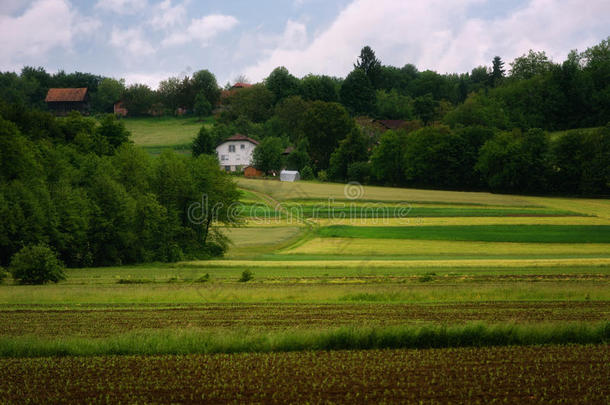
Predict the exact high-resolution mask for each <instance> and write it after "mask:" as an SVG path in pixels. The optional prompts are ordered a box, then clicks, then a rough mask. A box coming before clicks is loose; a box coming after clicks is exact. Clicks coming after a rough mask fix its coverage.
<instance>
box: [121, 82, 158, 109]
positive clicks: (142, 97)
mask: <svg viewBox="0 0 610 405" xmlns="http://www.w3.org/2000/svg"><path fill="white" fill-rule="evenodd" d="M123 98H124V103H125V108H127V110H128V111H129V115H134V116H139V115H148V114H150V110H151V108H152V106H153V104H154V103H155V92H154V91H152V90H151V89H150V87H148V86H147V85H145V84H132V85H131V86H129V87H127V89H126V90H125V94H124V97H123Z"/></svg>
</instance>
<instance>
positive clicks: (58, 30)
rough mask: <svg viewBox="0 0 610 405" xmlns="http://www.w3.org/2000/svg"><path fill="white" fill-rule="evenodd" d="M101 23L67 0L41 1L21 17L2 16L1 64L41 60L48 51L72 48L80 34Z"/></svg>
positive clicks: (33, 4)
mask: <svg viewBox="0 0 610 405" xmlns="http://www.w3.org/2000/svg"><path fill="white" fill-rule="evenodd" d="M100 25H101V24H100V22H99V21H97V20H95V19H92V18H88V17H83V16H81V15H79V14H78V13H77V12H76V11H75V10H73V9H72V8H71V6H70V4H69V3H68V2H67V1H66V0H39V1H36V2H34V3H32V4H31V6H30V7H29V8H27V9H26V10H25V11H24V12H23V14H21V15H19V16H16V17H11V16H7V15H0V49H2V52H1V54H0V65H2V66H11V67H13V66H15V65H18V64H22V63H23V61H27V60H29V58H34V57H35V58H36V60H37V61H38V62H37V63H40V62H39V61H40V60H41V59H43V60H44V58H45V56H46V54H47V53H48V52H49V51H51V50H53V49H55V48H58V47H59V48H64V49H66V50H70V49H71V47H72V45H73V43H74V41H75V40H76V39H77V38H80V35H84V34H89V33H91V32H93V31H95V30H96V29H97V28H99V26H100Z"/></svg>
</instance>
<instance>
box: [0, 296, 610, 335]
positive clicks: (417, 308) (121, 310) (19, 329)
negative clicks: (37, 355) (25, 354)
mask: <svg viewBox="0 0 610 405" xmlns="http://www.w3.org/2000/svg"><path fill="white" fill-rule="evenodd" d="M608 319H610V302H609V301H589V302H586V301H585V302H573V301H572V302H568V301H558V302H557V301H556V302H543V301H536V302H477V303H452V304H387V303H372V304H366V303H354V304H347V303H346V304H277V303H274V304H206V305H198V306H169V307H162V306H159V307H154V306H145V305H142V306H138V305H130V306H127V307H123V306H120V305H117V306H99V307H85V308H83V309H74V308H73V307H71V308H70V309H65V308H62V307H45V306H41V307H39V308H34V309H32V308H28V309H20V308H19V307H18V306H13V307H11V308H10V309H7V308H6V307H5V308H4V309H3V310H0V324H1V325H3V327H2V329H0V336H20V335H36V336H44V337H61V336H84V337H104V336H109V335H113V334H117V333H125V332H129V331H133V330H141V329H165V328H201V329H210V330H216V329H224V328H227V329H228V328H231V329H235V328H247V329H254V330H258V329H260V330H263V329H264V330H283V329H294V328H305V329H312V328H314V329H323V328H331V327H337V326H348V325H363V326H392V325H404V324H416V323H424V322H427V323H444V324H450V323H451V324H455V323H465V322H475V321H482V322H486V323H496V322H517V323H527V322H543V321H544V322H564V321H567V322H577V321H578V322H585V321H590V322H595V321H604V320H608Z"/></svg>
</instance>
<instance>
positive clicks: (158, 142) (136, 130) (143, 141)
mask: <svg viewBox="0 0 610 405" xmlns="http://www.w3.org/2000/svg"><path fill="white" fill-rule="evenodd" d="M212 120H213V118H212V117H208V118H205V119H204V120H203V122H202V121H200V120H199V118H194V117H186V118H183V117H147V118H125V119H123V122H124V123H125V127H126V128H127V129H128V130H129V131H130V132H131V140H132V141H133V142H134V143H135V144H136V145H138V146H142V147H144V148H145V149H146V150H148V151H149V152H151V153H159V152H160V151H162V150H163V149H167V148H171V149H176V150H190V144H191V142H192V141H193V139H194V138H195V136H197V133H198V132H199V129H200V128H201V126H202V125H204V124H208V125H209V124H211V122H212Z"/></svg>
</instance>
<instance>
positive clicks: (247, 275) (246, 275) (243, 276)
mask: <svg viewBox="0 0 610 405" xmlns="http://www.w3.org/2000/svg"><path fill="white" fill-rule="evenodd" d="M253 276H254V274H253V273H252V272H251V271H250V270H244V271H243V272H242V273H241V278H240V279H239V281H241V282H242V283H245V282H248V281H250V280H252V277H253Z"/></svg>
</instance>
